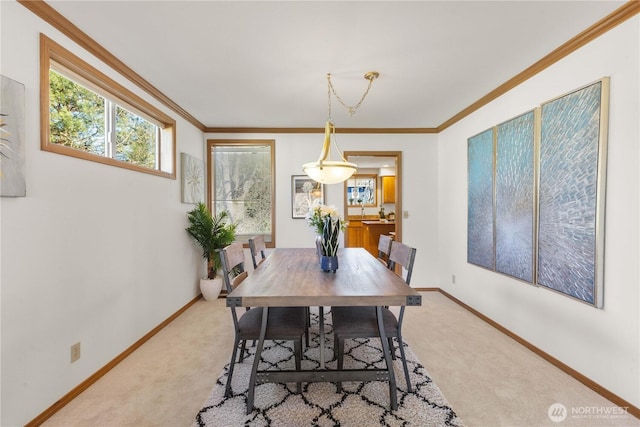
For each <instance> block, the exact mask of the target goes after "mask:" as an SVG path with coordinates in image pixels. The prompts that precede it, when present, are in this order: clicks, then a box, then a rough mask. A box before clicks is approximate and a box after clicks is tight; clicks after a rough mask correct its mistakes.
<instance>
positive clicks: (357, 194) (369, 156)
mask: <svg viewBox="0 0 640 427" xmlns="http://www.w3.org/2000/svg"><path fill="white" fill-rule="evenodd" d="M344 156H345V158H346V159H347V161H349V162H352V163H355V164H356V165H358V171H357V172H356V174H355V175H354V176H353V177H352V179H349V180H347V181H345V183H344V192H343V194H344V204H343V206H344V215H343V218H346V219H347V221H348V222H349V226H348V227H347V230H346V233H345V247H364V248H367V249H368V250H369V252H371V253H372V254H374V255H375V256H377V245H378V241H377V237H378V236H379V234H380V233H384V234H388V233H392V235H393V238H394V240H396V241H398V242H401V241H402V151H345V152H344ZM372 178H373V181H372ZM370 183H373V184H374V186H375V187H374V188H373V189H371V188H369V187H368V185H369V184H370ZM363 191H365V193H363ZM371 191H373V192H374V193H375V199H374V200H375V202H374V203H371V199H370V197H369V192H371ZM363 194H365V196H364V197H361V196H362V195H363ZM381 208H384V209H383V211H384V216H385V218H381V212H380V211H381ZM389 214H393V215H392V217H391V218H389ZM372 221H373V222H375V221H379V222H381V223H382V224H380V225H379V227H380V228H379V229H376V228H374V226H378V224H367V223H370V222H372ZM367 227H369V229H368V228H367ZM374 252H375V253H374Z"/></svg>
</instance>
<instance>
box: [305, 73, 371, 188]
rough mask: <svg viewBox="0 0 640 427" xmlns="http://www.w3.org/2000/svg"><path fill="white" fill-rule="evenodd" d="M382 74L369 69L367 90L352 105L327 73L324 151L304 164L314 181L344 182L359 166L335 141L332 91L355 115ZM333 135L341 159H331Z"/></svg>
mask: <svg viewBox="0 0 640 427" xmlns="http://www.w3.org/2000/svg"><path fill="white" fill-rule="evenodd" d="M379 75H380V74H379V73H378V72H376V71H369V72H368V73H366V74H365V75H364V78H365V79H367V80H369V85H368V86H367V90H366V91H365V92H364V94H363V95H362V98H360V101H359V102H358V103H357V104H356V105H354V106H353V107H350V106H348V105H346V104H345V103H344V102H343V101H342V99H341V98H340V97H339V96H338V94H337V93H336V91H335V89H334V88H333V85H332V84H331V74H327V96H328V116H327V122H326V123H325V127H324V144H323V146H322V151H321V152H320V157H319V158H318V161H316V162H310V163H305V164H304V165H302V170H304V172H305V173H306V174H307V175H308V176H309V177H310V178H311V179H313V180H314V181H317V182H320V183H322V184H338V183H340V182H344V181H346V180H347V179H349V177H351V175H353V174H354V173H355V172H356V170H357V168H358V166H357V165H356V164H354V163H350V162H348V161H347V160H346V159H345V158H344V155H343V154H342V151H340V149H339V148H338V144H337V143H335V139H336V127H335V126H334V124H333V123H332V122H331V93H332V92H333V94H334V95H335V97H336V99H337V100H338V101H339V102H340V103H341V104H342V105H343V106H344V107H345V108H347V110H348V111H349V114H350V115H353V114H354V113H355V112H356V110H357V109H358V107H360V105H361V104H362V101H364V98H365V97H366V96H367V94H368V93H369V89H371V85H372V84H373V81H374V80H375V79H376V78H378V76H379ZM332 137H333V141H334V145H335V148H336V151H337V152H338V154H339V156H340V159H341V160H339V161H335V160H331V140H332Z"/></svg>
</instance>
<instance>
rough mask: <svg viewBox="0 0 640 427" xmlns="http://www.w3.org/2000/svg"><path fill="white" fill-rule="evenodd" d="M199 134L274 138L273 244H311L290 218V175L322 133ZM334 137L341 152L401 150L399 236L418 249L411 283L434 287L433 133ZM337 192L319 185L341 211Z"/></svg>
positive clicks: (313, 155)
mask: <svg viewBox="0 0 640 427" xmlns="http://www.w3.org/2000/svg"><path fill="white" fill-rule="evenodd" d="M338 129H339V128H338ZM205 137H206V139H225V140H228V139H274V140H275V141H276V183H277V188H276V212H277V213H276V245H277V246H278V247H313V245H314V234H313V231H312V230H311V229H310V228H309V226H308V225H307V222H306V220H304V219H293V218H291V175H304V172H303V171H302V165H303V164H304V163H307V162H310V161H313V160H316V159H317V158H318V155H319V154H320V150H321V149H322V135H321V134H206V135H205ZM339 137H340V148H341V149H342V150H343V151H402V153H403V155H402V169H403V177H402V187H403V188H402V195H403V198H402V204H403V206H402V209H403V210H404V211H408V212H409V218H403V219H402V240H403V242H404V243H406V244H408V245H411V246H415V247H416V248H417V249H418V252H417V255H416V261H415V265H414V270H413V276H412V279H411V285H412V286H414V287H420V288H421V287H434V286H437V257H438V252H437V232H438V231H437V215H438V211H437V204H436V201H437V200H438V175H437V171H438V164H437V161H438V145H437V136H436V135H433V134H428V135H354V134H341V135H339ZM333 154H334V156H335V152H334V153H333ZM343 192H344V187H343V184H342V183H341V184H333V185H325V203H326V204H328V205H334V206H335V207H336V208H337V209H338V211H339V212H341V213H343V212H344V201H343ZM377 210H378V209H376V212H377ZM398 215H400V213H398Z"/></svg>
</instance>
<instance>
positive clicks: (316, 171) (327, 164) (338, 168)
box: [302, 120, 358, 184]
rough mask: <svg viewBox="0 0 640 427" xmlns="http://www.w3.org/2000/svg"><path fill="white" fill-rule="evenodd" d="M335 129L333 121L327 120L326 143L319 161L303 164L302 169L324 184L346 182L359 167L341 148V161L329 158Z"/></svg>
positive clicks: (325, 129)
mask: <svg viewBox="0 0 640 427" xmlns="http://www.w3.org/2000/svg"><path fill="white" fill-rule="evenodd" d="M335 130H336V128H335V126H334V125H333V123H331V122H330V121H328V120H327V123H326V124H325V127H324V144H323V145H322V152H321V153H320V158H319V159H318V161H317V162H311V163H305V164H304V165H302V170H303V171H304V173H306V174H307V175H309V178H311V179H313V180H314V181H318V182H320V183H322V184H338V183H340V182H344V181H346V180H347V179H349V177H350V176H351V175H353V174H354V173H355V172H356V169H357V168H358V166H357V165H355V164H353V163H349V162H347V160H346V159H345V158H344V156H343V155H342V152H340V150H338V154H340V158H341V159H342V161H341V162H337V161H334V160H327V157H329V155H330V152H331V134H332V133H333V132H335ZM336 149H337V147H336Z"/></svg>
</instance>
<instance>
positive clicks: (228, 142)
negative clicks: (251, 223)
mask: <svg viewBox="0 0 640 427" xmlns="http://www.w3.org/2000/svg"><path fill="white" fill-rule="evenodd" d="M255 145H261V146H265V145H268V146H269V148H270V152H271V161H270V168H271V242H265V245H266V247H267V248H275V247H276V143H275V140H273V139H207V156H206V157H207V206H208V207H209V209H210V210H211V212H215V211H216V210H215V205H214V203H215V200H214V185H215V183H214V180H213V176H214V165H213V162H212V159H211V158H212V153H213V148H214V147H216V146H226V147H248V146H255ZM243 246H244V247H245V248H247V247H249V244H248V242H246V243H245V242H243Z"/></svg>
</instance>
